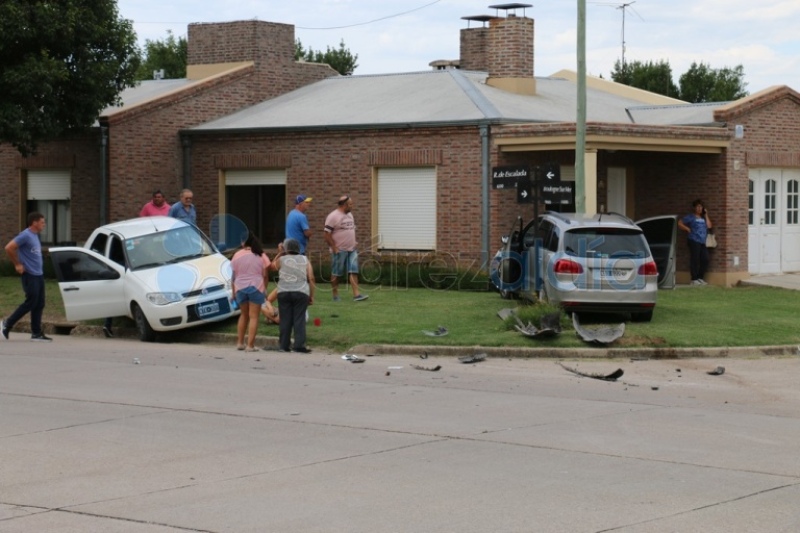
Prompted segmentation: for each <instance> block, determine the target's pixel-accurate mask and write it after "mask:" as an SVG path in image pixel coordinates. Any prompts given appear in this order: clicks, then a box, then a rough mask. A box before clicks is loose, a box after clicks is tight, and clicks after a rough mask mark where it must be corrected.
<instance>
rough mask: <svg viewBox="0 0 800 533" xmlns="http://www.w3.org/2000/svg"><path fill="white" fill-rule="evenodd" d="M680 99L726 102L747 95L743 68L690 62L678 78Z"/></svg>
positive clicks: (697, 101)
mask: <svg viewBox="0 0 800 533" xmlns="http://www.w3.org/2000/svg"><path fill="white" fill-rule="evenodd" d="M679 83H680V87H681V100H686V101H687V102H693V103H701V102H727V101H730V100H738V99H739V98H742V97H744V96H747V94H748V93H747V91H746V90H745V87H747V83H745V81H744V68H743V67H742V65H737V66H736V67H734V68H728V67H725V68H722V69H712V68H711V67H710V66H709V65H706V64H705V63H700V64H699V65H698V64H697V63H692V66H691V67H689V70H687V71H686V72H685V73H684V74H683V75H682V76H681V77H680V80H679Z"/></svg>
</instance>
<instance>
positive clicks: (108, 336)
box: [103, 326, 114, 339]
mask: <svg viewBox="0 0 800 533" xmlns="http://www.w3.org/2000/svg"><path fill="white" fill-rule="evenodd" d="M103 335H105V336H106V339H113V338H114V332H113V331H111V328H107V327H105V326H103Z"/></svg>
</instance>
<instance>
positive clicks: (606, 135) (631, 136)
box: [493, 124, 730, 154]
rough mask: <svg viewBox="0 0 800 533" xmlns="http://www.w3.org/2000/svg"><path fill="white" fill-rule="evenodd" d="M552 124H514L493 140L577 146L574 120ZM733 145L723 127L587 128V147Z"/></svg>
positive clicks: (524, 145) (700, 148)
mask: <svg viewBox="0 0 800 533" xmlns="http://www.w3.org/2000/svg"><path fill="white" fill-rule="evenodd" d="M552 126H553V125H550V128H548V131H543V132H534V131H528V132H524V129H529V128H524V129H523V128H513V127H512V128H511V129H506V130H505V131H504V132H503V133H502V134H498V135H495V136H493V142H494V144H495V146H497V148H498V149H499V150H500V151H501V152H541V151H549V150H575V146H576V138H577V135H576V131H575V126H574V124H571V125H568V126H567V127H562V128H560V131H555V130H554V129H553V128H552ZM514 129H518V131H513V130H514ZM623 129H624V130H625V131H623ZM592 130H594V131H592ZM526 133H527V134H526ZM729 147H730V135H729V133H728V131H727V130H726V129H724V128H720V127H708V128H702V127H681V128H676V127H663V128H662V127H656V126H652V127H638V128H636V127H634V128H631V127H630V126H625V127H624V128H622V127H620V126H619V125H608V126H606V127H603V126H602V125H595V126H593V127H592V128H587V133H586V149H587V150H609V151H617V150H630V151H640V152H679V153H699V154H721V153H723V152H724V151H725V150H727V149H728V148H729Z"/></svg>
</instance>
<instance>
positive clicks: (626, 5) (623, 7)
mask: <svg viewBox="0 0 800 533" xmlns="http://www.w3.org/2000/svg"><path fill="white" fill-rule="evenodd" d="M592 3H593V4H595V5H598V6H609V7H614V8H616V9H621V10H622V71H623V72H624V71H625V14H626V10H627V9H628V8H630V9H631V11H633V13H634V14H636V16H637V17H639V19H641V20H644V19H643V18H642V16H641V15H640V14H639V13H638V12H637V11H636V10H635V9H634V8H633V4H635V3H636V0H632V1H631V2H625V3H623V4H613V3H605V2H592Z"/></svg>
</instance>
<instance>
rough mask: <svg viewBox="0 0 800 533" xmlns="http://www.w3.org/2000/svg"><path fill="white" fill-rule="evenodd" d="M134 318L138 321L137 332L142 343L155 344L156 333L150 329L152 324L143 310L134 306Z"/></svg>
mask: <svg viewBox="0 0 800 533" xmlns="http://www.w3.org/2000/svg"><path fill="white" fill-rule="evenodd" d="M133 318H134V320H135V321H136V330H137V331H138V332H139V340H140V341H142V342H155V340H156V332H155V331H154V330H153V328H151V327H150V322H148V321H147V317H146V316H144V312H143V311H142V308H141V307H139V306H138V305H137V304H133Z"/></svg>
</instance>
